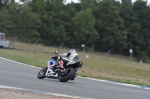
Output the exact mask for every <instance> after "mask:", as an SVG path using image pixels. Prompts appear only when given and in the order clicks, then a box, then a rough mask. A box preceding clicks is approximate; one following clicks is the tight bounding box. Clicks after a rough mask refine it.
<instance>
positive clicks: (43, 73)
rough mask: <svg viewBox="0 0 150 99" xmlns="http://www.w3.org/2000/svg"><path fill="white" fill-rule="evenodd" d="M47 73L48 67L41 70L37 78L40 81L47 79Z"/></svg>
mask: <svg viewBox="0 0 150 99" xmlns="http://www.w3.org/2000/svg"><path fill="white" fill-rule="evenodd" d="M46 71H47V67H46V68H43V69H41V70H40V71H39V72H38V74H37V77H38V78H39V79H43V78H45V74H46Z"/></svg>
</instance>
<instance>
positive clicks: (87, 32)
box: [0, 0, 150, 61]
mask: <svg viewBox="0 0 150 99" xmlns="http://www.w3.org/2000/svg"><path fill="white" fill-rule="evenodd" d="M21 1H22V2H24V3H22V4H18V3H15V2H14V0H0V32H4V33H6V35H7V36H8V37H9V38H14V37H15V38H18V39H23V40H26V41H29V42H32V43H34V42H36V41H37V40H40V42H41V43H43V44H44V45H48V46H49V45H60V44H62V43H64V46H66V47H70V45H73V46H74V47H76V48H78V49H80V48H81V44H85V45H86V47H87V49H91V48H92V49H93V50H95V51H101V52H108V51H111V53H116V54H122V55H129V49H130V48H132V49H133V54H134V56H136V57H138V58H139V59H143V60H144V61H147V60H148V59H149V58H150V6H149V5H148V3H147V2H146V1H144V0H137V1H136V2H134V3H131V0H122V2H119V1H117V0H80V1H81V2H80V3H73V2H72V3H70V4H66V3H64V2H65V0H32V1H30V0H21Z"/></svg>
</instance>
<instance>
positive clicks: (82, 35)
mask: <svg viewBox="0 0 150 99" xmlns="http://www.w3.org/2000/svg"><path fill="white" fill-rule="evenodd" d="M73 21H74V23H75V28H76V31H75V32H74V33H73V35H74V40H75V42H76V44H77V45H81V44H82V43H84V44H86V45H88V46H90V47H91V46H92V44H93V42H94V41H96V40H97V38H98V37H99V35H98V33H97V31H96V30H95V29H94V25H95V18H94V16H93V14H92V11H91V10H90V9H86V10H82V11H80V12H79V13H77V14H76V15H75V17H74V18H73ZM87 38H88V39H87Z"/></svg>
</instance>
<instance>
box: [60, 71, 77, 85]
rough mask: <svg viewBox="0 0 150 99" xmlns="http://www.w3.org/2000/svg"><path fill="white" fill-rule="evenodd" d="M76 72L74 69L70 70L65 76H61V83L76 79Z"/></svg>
mask: <svg viewBox="0 0 150 99" xmlns="http://www.w3.org/2000/svg"><path fill="white" fill-rule="evenodd" d="M75 74H76V73H75V70H74V69H73V68H69V69H68V71H67V73H65V74H64V75H59V81H60V82H67V81H69V80H71V79H72V78H74V77H75Z"/></svg>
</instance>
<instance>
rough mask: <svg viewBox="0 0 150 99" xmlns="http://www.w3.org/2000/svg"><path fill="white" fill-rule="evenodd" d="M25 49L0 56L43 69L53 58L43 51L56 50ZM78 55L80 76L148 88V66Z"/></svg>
mask: <svg viewBox="0 0 150 99" xmlns="http://www.w3.org/2000/svg"><path fill="white" fill-rule="evenodd" d="M22 46H23V44H22ZM25 46H27V45H25ZM30 46H34V45H30ZM39 47H40V46H39ZM26 48H31V49H29V51H21V50H9V49H0V56H1V57H5V58H8V59H11V60H15V61H18V62H22V63H25V64H30V65H34V66H38V67H45V66H46V64H47V61H48V60H49V59H50V58H51V57H52V56H54V54H51V53H43V51H46V49H48V50H47V51H46V52H55V50H57V48H54V47H46V48H44V47H40V48H38V49H40V51H39V50H38V51H37V52H34V47H33V48H32V47H26ZM32 49H33V50H32ZM26 50H28V49H26ZM65 51H66V49H62V52H65ZM78 53H79V55H80V60H81V61H83V63H84V65H83V68H82V69H80V70H79V71H78V74H79V75H80V76H83V77H92V78H97V79H106V80H111V81H119V82H125V83H130V84H137V85H142V86H150V64H145V63H142V64H140V62H134V61H131V62H130V61H129V60H124V59H123V58H113V57H109V58H108V59H105V58H104V55H102V54H100V53H96V54H92V53H86V54H88V55H89V58H85V57H83V53H82V52H78Z"/></svg>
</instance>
